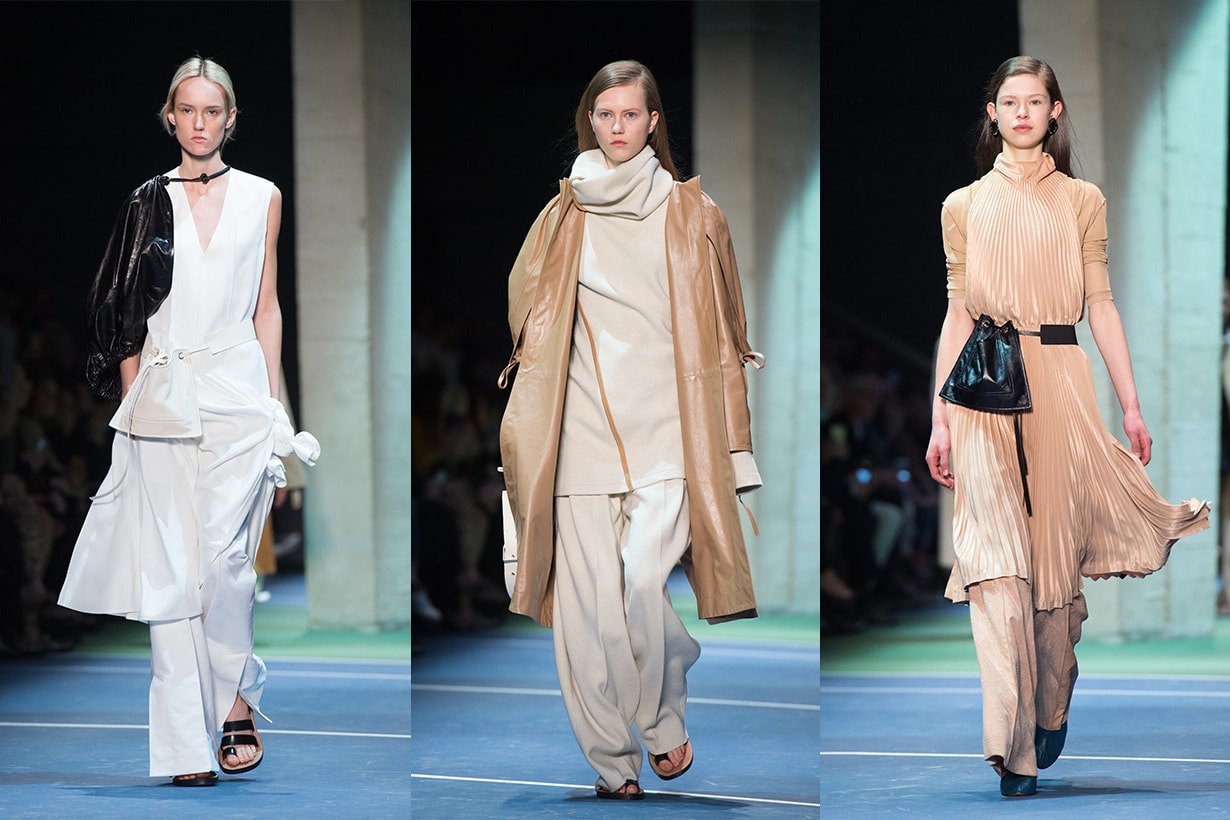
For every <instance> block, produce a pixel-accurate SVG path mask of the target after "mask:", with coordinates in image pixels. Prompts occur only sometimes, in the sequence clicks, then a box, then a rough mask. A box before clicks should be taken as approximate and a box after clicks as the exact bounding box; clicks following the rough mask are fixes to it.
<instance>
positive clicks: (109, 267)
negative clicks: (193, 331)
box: [85, 176, 175, 399]
mask: <svg viewBox="0 0 1230 820" xmlns="http://www.w3.org/2000/svg"><path fill="white" fill-rule="evenodd" d="M166 186H167V181H166V177H162V176H158V177H154V178H153V179H151V180H149V181H148V182H145V183H144V184H142V185H141V186H140V187H139V188H137V189H136V190H135V191H133V192H132V194H130V195H129V197H128V199H127V201H126V202H125V203H124V206H123V207H122V208H121V209H120V212H119V214H118V215H117V216H116V220H115V227H114V228H113V229H112V231H111V238H110V239H109V240H108V241H107V250H106V252H105V253H104V254H103V259H102V263H101V264H100V265H99V266H98V273H97V274H95V277H94V284H93V285H92V286H91V288H90V292H89V296H88V297H87V300H86V315H87V321H88V323H89V331H90V332H89V352H88V358H87V360H86V373H85V376H86V381H87V382H89V385H90V389H91V390H93V391H94V393H95V394H96V395H98V396H100V397H102V398H104V399H118V398H119V397H120V392H121V386H120V367H119V365H120V362H121V361H123V360H124V359H126V358H128V357H129V356H132V355H133V354H135V353H139V352H140V351H141V346H142V345H143V344H144V343H145V333H146V324H145V323H146V319H148V318H149V317H150V316H151V315H153V313H154V311H155V310H157V309H158V306H159V305H161V304H162V302H163V300H164V299H166V297H167V294H169V293H170V292H171V270H172V267H173V263H174V260H175V245H174V239H175V222H174V217H173V214H172V209H171V197H170V195H169V194H168V193H167V187H166Z"/></svg>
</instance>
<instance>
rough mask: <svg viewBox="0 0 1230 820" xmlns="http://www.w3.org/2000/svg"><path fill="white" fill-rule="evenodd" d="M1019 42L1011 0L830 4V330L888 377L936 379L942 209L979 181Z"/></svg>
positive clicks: (823, 136) (823, 291)
mask: <svg viewBox="0 0 1230 820" xmlns="http://www.w3.org/2000/svg"><path fill="white" fill-rule="evenodd" d="M1019 41H1020V32H1019V25H1018V23H1017V3H1016V2H1015V1H1014V0H1011V1H1009V2H1005V0H986V1H985V2H971V1H970V0H933V1H932V2H922V3H904V2H860V3H854V2H848V3H842V2H832V1H831V0H826V2H824V3H823V5H822V7H821V40H820V98H821V111H822V114H821V121H820V123H821V126H820V128H821V131H820V144H821V146H820V186H821V196H820V220H821V226H822V228H821V234H820V266H821V288H820V300H821V307H822V314H821V315H822V321H821V324H822V328H823V330H824V333H825V335H826V336H829V335H830V334H833V335H834V336H837V335H845V336H846V337H847V338H848V337H849V336H850V335H853V336H857V337H859V338H860V339H861V340H863V341H865V342H866V343H867V345H868V346H869V353H871V352H872V349H874V351H875V352H876V353H877V355H879V356H880V357H881V358H882V361H880V362H878V363H877V364H878V365H880V366H881V367H898V366H900V367H902V368H904V369H905V370H907V371H908V372H910V373H913V374H915V375H919V376H920V377H923V378H926V377H927V376H928V375H929V374H927V372H926V371H927V369H928V368H929V367H930V361H931V353H932V349H933V346H934V344H935V342H936V339H937V338H938V336H939V330H940V325H941V323H942V322H943V319H944V312H945V310H946V309H947V294H946V291H945V286H946V280H945V269H944V249H943V244H942V242H941V238H940V205H941V203H942V202H943V201H944V197H946V196H947V195H948V194H949V192H951V191H953V190H955V189H957V188H961V187H963V186H965V185H968V184H969V183H970V182H972V181H973V180H974V178H975V170H974V162H973V150H972V142H971V137H972V131H971V129H972V128H973V126H974V125H975V124H976V123H977V122H978V118H979V117H980V116H982V115H983V105H982V102H981V99H982V92H983V86H984V85H985V84H986V82H987V80H988V78H989V77H990V76H991V74H992V72H994V70H995V68H996V67H997V66H998V65H999V64H1000V63H1001V62H1003V61H1004V60H1005V59H1007V58H1009V57H1012V56H1015V55H1016V54H1018V53H1019ZM1037 56H1039V57H1041V58H1042V59H1045V58H1046V55H1037ZM1059 79H1060V83H1061V84H1062V82H1063V77H1060V78H1059Z"/></svg>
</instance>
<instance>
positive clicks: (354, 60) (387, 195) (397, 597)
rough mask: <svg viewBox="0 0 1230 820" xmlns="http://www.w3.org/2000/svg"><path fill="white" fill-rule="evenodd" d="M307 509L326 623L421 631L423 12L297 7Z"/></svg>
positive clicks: (375, 1) (364, 2)
mask: <svg viewBox="0 0 1230 820" xmlns="http://www.w3.org/2000/svg"><path fill="white" fill-rule="evenodd" d="M292 29H293V37H294V45H293V55H294V98H295V171H296V182H297V198H296V202H295V206H296V212H297V215H298V224H297V232H296V235H297V238H298V242H297V248H296V252H297V254H298V257H297V268H298V275H299V280H298V288H297V290H298V295H299V297H298V302H299V304H298V311H299V327H300V335H301V338H300V339H299V351H300V363H299V364H300V368H299V369H300V373H301V377H300V382H301V394H302V398H301V404H302V411H301V416H302V418H301V419H300V423H301V425H302V426H303V427H304V428H305V429H308V430H311V431H312V432H313V433H314V434H315V435H316V436H317V438H319V439H320V442H321V450H322V453H321V460H320V462H319V463H318V464H317V466H316V467H315V468H313V472H312V474H311V480H310V483H309V485H308V488H307V498H306V504H305V507H304V517H305V528H306V542H307V547H308V550H307V555H306V558H305V568H306V570H305V571H306V574H307V591H308V612H309V617H310V621H311V624H312V625H313V626H315V627H323V628H334V629H364V630H369V629H386V628H404V627H406V626H408V625H409V622H410V469H409V464H410V381H411V378H410V356H409V350H410V230H409V225H410V142H409V125H410V49H409V43H410V10H409V4H406V3H400V2H396V0H337V1H336V2H329V3H320V2H303V1H302V0H296V2H295V3H294V5H293V7H292Z"/></svg>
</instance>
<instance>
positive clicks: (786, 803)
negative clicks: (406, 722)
mask: <svg viewBox="0 0 1230 820" xmlns="http://www.w3.org/2000/svg"><path fill="white" fill-rule="evenodd" d="M410 776H411V777H417V778H421V779H423V780H457V781H462V782H465V783H495V784H497V785H501V786H544V787H547V788H552V789H588V790H591V791H592V790H593V788H594V787H593V786H592V785H585V784H581V783H545V782H541V781H536V780H501V779H497V778H491V777H458V776H456V775H444V774H414V773H412V774H411V775H410ZM645 794H669V795H674V796H677V797H703V798H707V799H709V800H733V801H739V802H746V803H767V804H770V805H774V806H806V807H807V808H819V807H820V804H819V803H805V802H802V801H799V800H770V799H768V798H765V797H739V796H738V795H731V794H708V793H701V792H675V791H671V792H664V791H657V790H655V789H645Z"/></svg>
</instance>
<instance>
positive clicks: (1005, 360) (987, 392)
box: [940, 313, 1033, 413]
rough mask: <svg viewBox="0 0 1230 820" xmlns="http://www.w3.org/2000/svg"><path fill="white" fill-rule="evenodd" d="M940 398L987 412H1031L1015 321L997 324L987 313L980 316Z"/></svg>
mask: <svg viewBox="0 0 1230 820" xmlns="http://www.w3.org/2000/svg"><path fill="white" fill-rule="evenodd" d="M940 397H941V398H943V399H946V400H947V401H950V402H952V403H953V404H959V405H961V406H962V407H968V408H970V409H972V410H982V411H984V412H988V413H1018V412H1021V411H1023V410H1029V409H1031V407H1032V406H1033V404H1032V401H1031V400H1030V396H1029V381H1028V380H1027V379H1026V377H1025V361H1024V359H1023V358H1022V356H1021V339H1020V337H1019V336H1018V335H1017V331H1016V328H1015V327H1014V326H1013V324H1012V322H1005V323H1004V324H1002V325H996V324H995V321H994V320H993V319H992V318H991V317H990V316H988V315H986V314H985V313H984V314H983V315H982V316H980V317H978V321H977V322H975V323H974V329H973V331H971V332H970V335H969V339H968V340H966V342H965V347H963V348H962V349H961V353H960V355H958V356H957V361H956V364H954V365H953V367H952V372H951V373H950V374H949V375H948V380H947V381H945V382H944V387H943V389H941V390H940Z"/></svg>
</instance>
